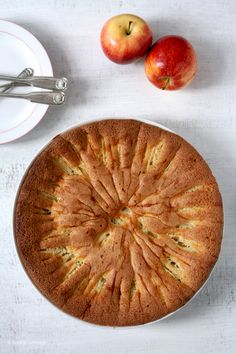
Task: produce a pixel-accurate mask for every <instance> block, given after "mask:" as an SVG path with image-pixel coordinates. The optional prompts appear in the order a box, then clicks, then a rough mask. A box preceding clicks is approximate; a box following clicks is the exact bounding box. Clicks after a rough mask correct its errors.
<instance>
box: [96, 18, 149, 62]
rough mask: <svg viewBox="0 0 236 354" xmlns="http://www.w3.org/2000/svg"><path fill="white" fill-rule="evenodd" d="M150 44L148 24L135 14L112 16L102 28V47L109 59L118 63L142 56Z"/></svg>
mask: <svg viewBox="0 0 236 354" xmlns="http://www.w3.org/2000/svg"><path fill="white" fill-rule="evenodd" d="M151 44H152V32H151V30H150V28H149V26H148V25H147V23H146V22H145V21H144V20H143V19H142V18H140V17H138V16H135V15H130V14H122V15H118V16H115V17H112V18H110V19H109V20H108V21H107V22H106V23H105V25H104V26H103V28H102V32H101V45H102V49H103V51H104V53H105V55H106V56H107V57H108V58H109V59H110V60H112V61H114V62H115V63H118V64H128V63H131V62H132V61H135V60H137V59H138V58H141V57H143V56H144V55H145V53H146V52H147V50H148V48H149V47H150V46H151Z"/></svg>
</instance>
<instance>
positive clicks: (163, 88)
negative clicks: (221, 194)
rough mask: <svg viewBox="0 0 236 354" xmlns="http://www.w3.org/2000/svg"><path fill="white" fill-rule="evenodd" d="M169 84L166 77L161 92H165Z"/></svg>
mask: <svg viewBox="0 0 236 354" xmlns="http://www.w3.org/2000/svg"><path fill="white" fill-rule="evenodd" d="M169 83H170V78H169V77H167V78H166V79H165V85H164V86H163V87H162V90H165V89H166V88H167V86H168V85H169Z"/></svg>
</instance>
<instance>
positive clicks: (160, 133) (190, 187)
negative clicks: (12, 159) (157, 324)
mask: <svg viewBox="0 0 236 354" xmlns="http://www.w3.org/2000/svg"><path fill="white" fill-rule="evenodd" d="M222 227H223V212H222V202H221V196H220V193H219V190H218V186H217V183H216V181H215V178H214V177H213V175H212V173H211V171H210V169H209V167H208V165H207V164H206V162H205V161H204V160H203V159H202V157H201V156H200V155H199V154H198V152H197V151H196V150H195V149H194V148H193V147H192V146H191V145H190V144H188V143H187V142H186V141H185V140H183V139H182V138H181V137H179V136H177V135H175V134H173V133H170V132H167V131H165V130H162V129H160V128H158V127H156V126H153V125H149V124H145V123H142V122H139V121H135V120H112V119H111V120H103V121H99V122H95V123H91V124H87V125H83V126H81V127H77V128H74V129H71V130H70V131H67V132H65V133H63V134H61V135H58V136H57V137H55V138H54V139H53V140H52V141H51V142H50V144H49V145H48V146H47V147H46V148H45V149H44V150H43V151H42V152H41V153H40V154H39V155H38V156H37V158H36V159H35V160H34V162H33V163H32V165H31V166H30V168H29V170H28V172H27V174H26V176H25V177H24V180H23V183H22V186H21V188H20V191H19V194H18V197H17V201H16V211H15V237H16V244H17V248H18V251H19V255H20V258H21V260H22V262H23V265H24V267H25V269H26V271H27V273H28V274H29V276H30V278H31V279H32V281H33V282H34V283H35V285H36V286H37V287H38V289H39V290H40V291H41V292H42V293H43V294H44V295H45V296H46V297H47V298H48V299H49V300H50V301H51V302H52V303H54V304H55V305H57V306H58V307H59V308H60V309H62V310H64V311H65V312H67V313H69V314H71V315H73V316H76V317H78V318H80V319H83V320H85V321H89V322H92V323H96V324H101V325H112V326H125V325H137V324H142V323H146V322H150V321H153V320H157V319H160V318H161V317H163V316H165V315H167V314H169V313H171V312H173V311H175V310H176V309H178V308H179V307H181V306H183V305H184V304H185V303H186V302H187V301H188V300H189V299H190V298H191V297H192V296H193V295H194V294H195V293H196V291H197V290H198V289H199V288H200V287H201V286H202V284H203V283H204V282H205V280H206V279H207V277H208V275H209V273H210V271H211V269H212V268H213V266H214V264H215V262H216V260H217V258H218V255H219V251H220V246H221V239H222Z"/></svg>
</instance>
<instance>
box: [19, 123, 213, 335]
mask: <svg viewBox="0 0 236 354" xmlns="http://www.w3.org/2000/svg"><path fill="white" fill-rule="evenodd" d="M107 119H134V120H137V121H140V122H143V123H147V124H150V125H154V126H156V127H159V128H161V129H163V130H167V131H168V132H170V133H174V134H177V133H175V132H174V131H173V130H171V129H169V128H167V127H166V126H164V125H162V124H159V123H157V122H154V121H151V120H147V119H142V118H132V117H128V118H127V117H112V118H110V117H107V118H103V119H91V120H86V121H83V122H80V123H79V124H77V125H76V126H75V125H73V126H71V127H69V128H68V129H66V131H69V130H70V129H72V128H75V127H80V126H83V125H84V124H89V123H95V122H98V121H101V120H107ZM66 131H63V132H62V133H61V134H63V133H65V132H66ZM51 141H52V140H50V141H49V143H48V144H47V145H45V146H44V147H43V148H42V149H41V150H40V151H39V153H38V154H37V155H36V156H35V158H34V159H33V160H32V162H31V163H30V165H29V166H28V168H27V169H26V171H25V173H24V176H23V177H22V180H21V182H20V185H19V187H18V191H17V193H16V197H15V202H14V210H13V220H12V222H13V234H14V241H15V248H16V252H17V254H18V257H19V259H20V262H21V258H20V255H19V252H18V249H17V244H16V238H15V212H16V202H17V199H18V195H19V192H20V189H21V187H22V183H23V182H24V179H25V177H26V175H27V173H28V171H29V169H30V167H31V165H32V164H33V162H34V161H35V159H36V158H37V157H38V155H39V154H40V153H41V152H42V151H43V150H44V149H45V148H46V147H47V146H48V145H49V144H50V143H51ZM217 261H218V260H217ZM217 261H216V263H215V265H214V266H213V268H212V270H211V272H210V274H209V275H208V277H207V279H206V280H205V282H204V283H203V285H202V286H201V287H200V288H199V289H198V290H197V292H196V293H195V294H194V295H193V296H192V297H191V298H190V299H189V300H188V301H187V302H186V303H185V304H184V305H183V306H181V307H179V308H178V309H177V310H175V311H173V312H170V313H169V314H167V315H166V316H163V317H162V318H160V319H158V320H154V321H151V322H147V323H144V324H140V325H135V326H121V327H111V326H105V328H106V330H110V329H113V328H116V329H119V330H122V329H127V328H129V329H130V328H137V327H141V326H149V325H151V324H153V323H157V322H160V321H162V320H164V319H165V318H167V317H169V316H172V315H173V314H175V313H176V312H178V311H180V310H182V309H183V308H184V307H185V306H187V305H189V303H190V302H191V301H192V300H193V299H194V298H195V296H197V294H199V292H200V291H201V290H202V289H203V287H204V286H205V285H206V283H207V281H208V280H209V278H210V276H211V275H212V272H213V270H214V268H215V266H216V264H217ZM21 264H22V267H23V268H24V265H23V263H22V262H21ZM24 270H25V273H26V275H27V276H28V277H29V275H28V273H27V271H26V269H25V268H24ZM29 280H30V281H31V283H32V284H33V285H34V286H35V284H34V283H33V281H32V280H31V279H30V277H29ZM36 289H37V290H38V291H39V292H40V289H38V288H37V287H36ZM41 294H42V293H41ZM42 295H43V294H42ZM43 296H44V295H43ZM44 297H45V296H44ZM45 299H46V300H47V301H50V300H48V298H46V297H45ZM51 304H52V305H54V304H53V303H51ZM54 306H55V305H54ZM55 307H56V309H57V310H60V309H59V308H58V307H57V306H55ZM60 311H61V310H60ZM63 313H64V314H66V315H67V316H71V315H70V314H68V313H66V312H63ZM71 317H72V318H73V319H74V320H75V321H80V322H81V323H83V324H84V325H87V326H91V327H97V328H104V326H101V325H97V324H94V323H90V322H86V321H83V320H81V319H79V318H76V317H73V316H71Z"/></svg>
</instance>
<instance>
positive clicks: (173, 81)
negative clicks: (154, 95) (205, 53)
mask: <svg viewBox="0 0 236 354" xmlns="http://www.w3.org/2000/svg"><path fill="white" fill-rule="evenodd" d="M196 69H197V60H196V53H195V51H194V49H193V47H192V45H191V44H190V43H189V42H188V41H187V40H186V39H185V38H183V37H180V36H165V37H162V38H160V39H159V40H158V41H157V42H156V43H155V44H154V45H153V46H152V47H151V49H150V51H149V52H148V54H147V56H146V59H145V72H146V75H147V77H148V79H149V80H150V81H151V82H152V83H153V84H154V85H155V86H156V87H158V88H160V89H162V90H178V89H180V88H182V87H184V86H187V85H188V84H189V83H190V82H191V81H192V80H193V78H194V76H195V74H196Z"/></svg>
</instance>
